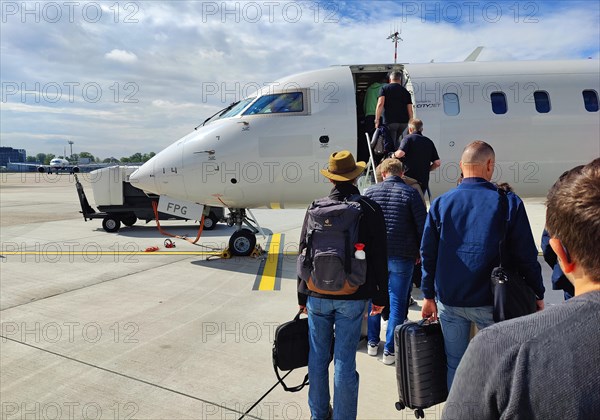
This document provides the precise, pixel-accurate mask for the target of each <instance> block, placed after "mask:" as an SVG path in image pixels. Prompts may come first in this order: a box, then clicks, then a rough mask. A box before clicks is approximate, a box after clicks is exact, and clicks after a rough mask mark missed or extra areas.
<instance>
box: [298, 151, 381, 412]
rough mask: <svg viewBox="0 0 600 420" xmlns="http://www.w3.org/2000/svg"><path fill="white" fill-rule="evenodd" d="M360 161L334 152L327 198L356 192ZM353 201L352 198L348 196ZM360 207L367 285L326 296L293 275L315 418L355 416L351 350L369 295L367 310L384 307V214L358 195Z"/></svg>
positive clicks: (340, 198)
mask: <svg viewBox="0 0 600 420" xmlns="http://www.w3.org/2000/svg"><path fill="white" fill-rule="evenodd" d="M365 167H366V164H365V162H355V161H354V157H353V156H352V154H351V153H350V152H348V151H341V152H335V153H333V154H332V155H331V156H330V158H329V167H328V169H323V170H321V173H322V174H323V176H325V177H326V178H328V179H329V180H330V181H331V182H332V183H333V184H334V187H333V189H332V190H331V193H330V194H329V198H331V199H334V200H338V201H343V200H346V199H349V198H350V197H351V196H355V197H356V196H357V195H358V194H359V190H358V188H357V187H356V185H355V181H356V178H358V176H359V175H360V174H361V173H362V172H363V171H364V169H365ZM353 201H357V200H356V199H355V198H354V197H353ZM358 202H359V203H360V206H361V209H362V217H361V218H360V222H359V233H358V238H359V241H360V242H362V243H363V244H365V248H364V251H365V253H366V261H367V273H366V283H365V284H363V285H362V286H360V287H359V288H358V290H357V291H356V292H355V293H353V294H351V295H325V294H320V293H317V292H314V291H311V290H309V289H308V287H307V284H306V282H305V281H303V280H301V279H300V278H298V304H299V305H300V308H301V309H302V308H304V309H305V310H307V312H308V325H309V347H310V348H309V361H308V378H309V382H310V387H309V390H308V405H309V407H310V411H311V414H312V418H314V419H325V418H328V417H329V418H330V417H331V415H332V414H333V418H334V419H350V420H351V419H355V418H356V412H357V406H358V372H356V348H357V346H358V342H359V340H360V330H361V324H362V314H363V312H364V309H365V305H366V303H367V301H368V299H371V300H372V302H373V310H372V313H373V314H375V313H381V310H382V309H383V307H384V306H386V305H388V296H387V290H388V285H387V282H388V272H387V253H386V249H387V247H386V232H385V220H384V218H383V212H382V211H381V208H380V207H379V205H378V204H377V203H375V202H374V201H372V200H370V199H368V198H366V197H360V198H359V199H358ZM307 219H308V213H307V217H305V219H304V224H303V226H302V233H301V235H300V252H302V251H303V250H305V249H306V247H307V240H306V234H307ZM334 327H335V346H334V352H333V360H334V366H335V370H334V395H335V405H334V407H333V413H330V412H329V407H330V405H329V404H330V392H329V362H330V354H331V341H332V337H333V330H334Z"/></svg>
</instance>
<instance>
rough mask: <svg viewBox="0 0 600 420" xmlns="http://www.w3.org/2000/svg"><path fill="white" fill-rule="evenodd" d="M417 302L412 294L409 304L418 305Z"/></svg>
mask: <svg viewBox="0 0 600 420" xmlns="http://www.w3.org/2000/svg"><path fill="white" fill-rule="evenodd" d="M416 304H417V302H416V301H415V300H414V299H413V298H412V296H411V297H410V299H409V301H408V306H413V305H416Z"/></svg>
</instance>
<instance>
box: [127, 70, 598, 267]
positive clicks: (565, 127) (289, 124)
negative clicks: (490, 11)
mask: <svg viewBox="0 0 600 420" xmlns="http://www.w3.org/2000/svg"><path fill="white" fill-rule="evenodd" d="M599 69H600V63H599V62H598V60H581V61H546V62H541V61H523V62H475V61H473V60H472V59H471V60H470V61H467V62H460V63H448V64H438V63H430V64H378V65H343V66H333V67H329V68H325V69H320V70H315V71H309V72H306V73H301V74H297V75H293V76H289V77H285V78H283V79H280V80H278V81H277V82H274V83H273V84H271V85H269V86H266V87H265V88H263V89H262V90H260V91H259V92H257V93H256V94H255V95H252V96H251V97H248V98H246V99H243V100H241V101H239V102H237V103H234V104H232V105H230V106H229V107H227V108H225V109H224V110H222V111H221V112H219V113H217V114H216V115H214V116H213V117H211V118H209V119H208V120H207V121H205V122H204V123H203V124H202V125H201V126H199V127H197V129H196V130H195V131H193V132H191V133H190V134H188V135H187V136H185V137H183V138H181V139H180V140H177V141H176V142H174V143H173V144H171V145H170V146H169V147H167V148H166V149H164V150H163V151H162V152H160V153H158V154H157V155H156V156H154V157H153V158H152V159H151V160H149V161H148V162H147V163H145V164H144V165H143V166H142V167H141V168H140V169H138V171H136V172H135V173H133V174H132V175H131V177H130V182H131V183H132V184H133V185H134V186H136V187H137V188H140V189H142V190H144V191H147V192H151V193H154V194H158V195H161V196H167V197H170V198H173V199H178V200H182V201H185V202H190V203H200V204H202V205H204V206H208V207H228V208H229V210H230V212H231V213H230V216H231V218H230V223H232V224H236V226H237V228H238V229H237V231H236V232H235V233H234V234H233V235H232V237H231V240H230V242H229V245H230V250H231V252H232V254H234V255H245V254H248V253H250V252H251V251H252V249H253V248H254V244H255V242H256V237H255V233H256V232H258V229H256V227H255V226H254V224H255V221H253V220H252V219H249V218H247V217H246V210H248V209H252V208H258V207H267V208H293V207H296V208H297V207H305V206H306V205H307V204H309V203H310V202H311V201H312V200H314V199H315V198H318V197H321V196H325V195H327V193H328V191H329V190H330V187H331V186H330V184H328V182H327V180H326V179H324V178H323V177H322V176H321V175H320V173H319V169H321V168H323V167H325V166H326V165H327V161H328V157H329V155H330V154H331V153H332V152H334V151H339V150H350V151H352V152H353V153H354V155H355V156H358V160H368V158H369V152H368V146H367V139H366V136H365V133H364V127H363V126H362V125H361V117H362V99H363V97H364V94H365V91H366V89H367V87H368V86H369V85H370V84H371V83H373V82H375V81H379V80H381V79H382V78H383V77H385V76H386V75H387V74H388V73H389V72H390V71H392V70H399V71H401V72H402V73H403V75H404V79H403V83H404V85H405V86H406V88H407V89H408V90H409V91H410V92H411V94H412V96H413V104H414V114H415V116H416V117H418V118H420V119H422V120H423V122H424V134H425V135H426V136H428V137H430V138H431V139H432V140H433V141H434V143H435V145H436V148H437V150H438V153H439V155H440V157H441V161H442V166H441V167H440V168H438V169H437V170H436V171H434V172H433V173H432V174H431V180H430V188H431V191H432V194H433V195H434V196H437V195H439V194H441V193H443V192H444V191H447V190H448V189H450V188H452V187H454V186H456V182H457V179H458V177H459V175H460V169H459V166H458V163H459V160H460V156H461V153H462V150H463V148H464V147H465V146H466V145H467V144H468V143H470V142H471V141H473V140H476V139H481V140H485V141H487V142H488V143H490V144H491V145H492V146H493V147H494V149H495V151H496V160H497V161H496V170H495V177H494V179H493V181H495V182H508V183H509V184H510V185H511V186H512V187H513V188H514V190H515V191H516V192H517V193H518V194H519V195H520V196H538V197H540V196H545V195H546V193H547V191H548V189H549V188H550V187H551V185H552V184H553V183H554V182H555V181H556V179H557V178H558V176H559V175H560V174H561V173H562V172H563V171H565V170H567V169H570V168H572V167H574V166H576V165H578V164H583V163H586V162H588V161H591V160H592V159H593V158H595V157H598V156H600V113H599V111H598V92H600V74H599ZM250 215H251V213H250ZM244 222H245V223H246V224H247V225H248V226H250V230H248V229H242V224H243V223H244Z"/></svg>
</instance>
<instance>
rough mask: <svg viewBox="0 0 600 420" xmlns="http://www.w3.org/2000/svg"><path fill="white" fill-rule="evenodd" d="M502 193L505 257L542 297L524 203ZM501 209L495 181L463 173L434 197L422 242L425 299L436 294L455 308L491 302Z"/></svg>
mask: <svg viewBox="0 0 600 420" xmlns="http://www.w3.org/2000/svg"><path fill="white" fill-rule="evenodd" d="M506 197H507V199H508V213H509V214H508V219H509V225H508V232H507V236H506V248H505V249H507V250H508V255H507V256H504V258H503V259H504V260H505V261H508V262H509V264H508V265H511V266H513V267H515V268H517V269H518V271H519V273H520V274H521V275H522V276H523V278H524V280H525V282H526V283H527V284H528V285H529V286H530V287H531V288H532V289H533V291H534V292H535V294H536V295H537V297H538V299H543V297H544V291H545V289H544V285H543V281H542V269H541V267H540V264H539V263H538V260H537V256H538V251H537V248H536V246H535V242H534V240H533V235H532V233H531V227H530V225H529V219H528V218H527V213H526V212H525V206H524V205H523V202H522V201H521V199H520V198H519V197H518V196H517V195H516V194H513V193H508V194H507V195H506ZM505 213H506V210H503V209H502V207H501V203H500V194H498V191H497V189H496V186H495V185H494V184H492V183H490V182H487V181H486V180H485V179H483V178H465V179H464V180H463V182H462V183H461V184H460V185H459V186H458V187H456V188H455V189H453V190H450V191H448V192H447V193H445V194H443V195H442V196H440V197H438V198H437V199H435V200H434V201H433V203H432V204H431V208H430V209H429V214H428V216H427V221H426V222H425V231H424V233H423V241H422V243H421V258H422V264H423V280H422V284H421V290H422V291H423V294H424V295H425V298H427V299H433V298H434V297H435V295H437V297H438V299H439V300H440V301H441V302H442V303H443V304H445V305H450V306H459V307H474V306H487V305H492V304H493V299H492V292H491V287H490V273H491V271H492V268H493V267H495V266H497V265H498V263H499V251H498V244H499V242H500V239H501V237H502V233H503V231H504V221H505V219H506V214H505ZM434 284H435V289H434Z"/></svg>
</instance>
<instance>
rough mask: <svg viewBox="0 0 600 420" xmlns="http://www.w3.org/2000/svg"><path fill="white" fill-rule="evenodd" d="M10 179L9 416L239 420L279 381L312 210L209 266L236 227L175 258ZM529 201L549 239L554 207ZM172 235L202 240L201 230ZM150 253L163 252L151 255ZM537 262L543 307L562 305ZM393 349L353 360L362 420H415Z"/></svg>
mask: <svg viewBox="0 0 600 420" xmlns="http://www.w3.org/2000/svg"><path fill="white" fill-rule="evenodd" d="M0 177H1V178H0V241H1V250H0V251H1V252H0V254H1V256H0V324H1V334H0V335H1V337H0V400H1V406H2V414H1V418H2V419H25V418H27V419H31V418H36V419H38V418H42V419H79V418H85V419H100V418H102V419H117V418H118V419H121V418H122V419H128V418H138V419H237V418H240V417H241V416H242V415H243V414H244V413H245V412H246V411H247V410H248V409H250V407H251V406H252V405H253V403H254V402H255V401H256V400H258V399H259V398H260V397H261V396H262V395H263V394H264V393H265V392H267V391H268V390H269V389H270V388H271V387H273V386H274V385H275V384H276V382H277V380H276V378H275V374H274V372H273V366H272V362H271V347H272V342H273V336H274V332H275V328H276V327H277V325H279V324H281V323H283V322H286V321H288V320H291V319H292V318H293V316H294V315H295V314H296V311H297V303H296V275H295V257H294V255H293V254H294V252H295V251H296V250H297V243H298V239H299V235H300V227H301V224H302V220H303V215H304V210H254V211H253V213H254V215H255V216H256V218H257V220H258V221H259V223H261V225H262V227H263V228H264V229H265V231H266V232H267V234H268V235H269V236H268V237H267V238H266V239H263V238H262V237H260V236H259V237H258V242H259V243H260V244H261V246H262V247H263V248H264V249H266V250H267V251H269V253H268V254H266V255H263V256H262V257H259V258H252V257H243V258H242V257H234V258H232V259H228V260H224V259H220V258H215V257H214V256H213V257H211V256H210V255H213V254H216V252H214V251H211V249H212V248H217V249H222V248H224V247H225V246H226V244H227V242H228V239H229V236H230V235H231V233H232V232H233V231H234V228H231V227H227V226H226V225H224V224H218V225H217V227H216V228H215V229H214V230H212V231H205V232H204V233H203V235H202V238H201V240H200V242H199V243H200V244H202V245H204V246H208V247H209V248H210V249H209V248H204V247H201V246H198V245H193V244H191V243H188V242H186V241H184V240H181V239H175V240H174V242H175V243H176V248H171V249H166V248H165V247H164V245H163V241H164V239H165V237H164V236H162V235H161V234H160V233H159V232H158V231H157V229H156V224H155V222H153V221H151V222H149V223H148V224H145V223H144V222H143V221H138V222H137V224H135V225H134V226H132V227H122V228H121V230H120V231H119V232H117V233H107V232H105V231H104V230H103V229H102V226H101V220H91V221H88V222H84V220H83V218H82V216H81V214H79V210H80V208H79V202H78V199H77V194H76V191H75V182H74V178H73V176H71V175H47V174H14V173H12V174H6V173H2V174H0ZM79 177H80V179H81V180H82V184H83V186H84V189H85V191H86V193H87V195H88V199H89V201H90V204H91V205H92V207H95V203H94V201H93V196H92V192H91V187H90V185H89V181H88V180H87V179H86V176H85V174H81V175H79ZM525 201H526V207H527V211H528V214H529V217H530V220H531V223H532V229H533V232H534V236H535V238H536V241H538V242H539V238H540V236H541V231H542V227H543V222H544V212H545V209H544V205H543V202H544V200H543V199H528V200H525ZM161 224H162V225H163V226H164V227H165V228H166V229H167V230H170V231H171V232H173V233H176V234H178V235H187V236H189V237H192V238H194V237H195V236H196V231H197V228H198V224H197V223H192V222H162V223H161ZM152 246H157V247H159V251H158V252H144V250H145V249H146V248H148V247H152ZM540 263H541V264H542V267H543V272H544V278H545V283H546V289H547V294H546V304H547V305H548V304H556V303H559V302H560V301H561V300H562V293H561V292H556V291H552V290H551V286H550V270H549V269H548V268H547V266H546V265H545V263H544V262H543V260H542V258H541V257H540ZM413 297H414V298H415V299H416V300H417V303H418V305H415V306H412V307H410V310H409V318H410V319H413V320H418V319H419V318H420V304H421V302H422V301H421V298H420V292H419V290H418V289H415V290H414V291H413ZM381 337H382V338H384V337H385V334H384V333H382V335H381ZM382 346H383V344H380V351H379V355H378V357H377V358H375V357H371V356H368V355H367V352H366V344H365V343H364V342H361V345H360V347H359V349H358V350H357V366H358V367H357V370H358V372H359V373H360V391H359V392H360V394H359V406H358V417H359V418H360V419H405V418H406V419H410V418H414V414H413V412H412V411H411V410H403V411H401V412H399V411H397V410H396V409H395V406H394V403H395V402H396V401H397V399H398V394H397V386H396V376H395V368H394V367H393V366H386V365H384V364H383V363H382V362H381V355H382ZM305 373H306V369H300V370H299V371H298V372H293V373H292V374H291V375H290V376H289V377H288V378H287V379H286V383H289V384H297V383H299V382H300V381H301V380H302V378H303V377H304V375H305ZM307 389H308V388H304V389H303V390H302V391H300V392H298V393H287V392H285V391H284V390H283V388H282V387H281V386H277V387H275V388H274V390H273V391H272V392H271V393H270V394H269V395H268V396H267V397H266V398H265V399H264V400H263V401H262V402H261V403H259V404H258V405H257V406H256V407H255V408H253V409H252V410H251V411H250V412H249V413H248V414H247V415H246V418H261V419H300V418H301V419H308V418H310V412H309V409H308V405H307ZM441 409H442V404H440V405H438V406H435V407H432V408H430V409H428V410H425V418H427V419H436V418H440V416H441Z"/></svg>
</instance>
